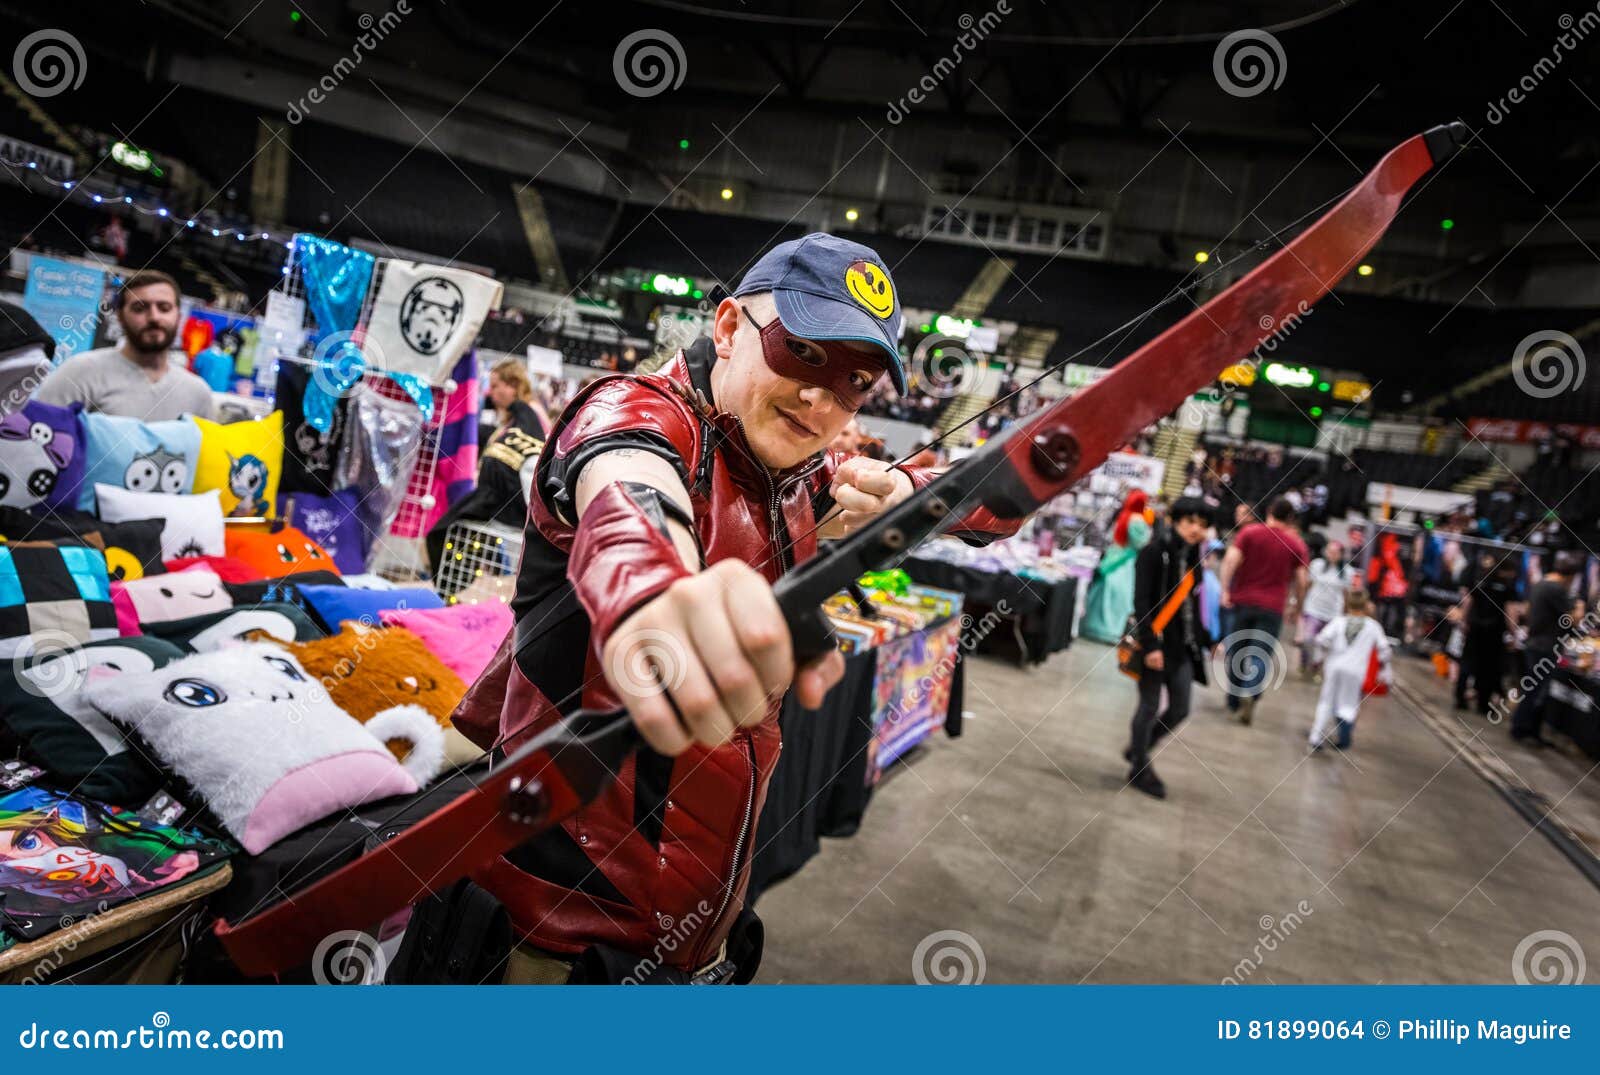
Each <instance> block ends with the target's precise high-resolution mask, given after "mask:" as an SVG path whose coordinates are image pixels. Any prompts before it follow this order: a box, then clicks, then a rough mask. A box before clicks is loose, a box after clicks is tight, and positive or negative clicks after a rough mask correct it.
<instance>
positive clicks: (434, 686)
mask: <svg viewBox="0 0 1600 1075" xmlns="http://www.w3.org/2000/svg"><path fill="white" fill-rule="evenodd" d="M284 649H287V650H288V651H289V652H291V653H293V654H294V655H295V656H296V657H297V658H299V660H300V664H301V665H302V666H303V667H304V668H305V670H306V671H307V672H309V673H310V674H311V675H312V676H315V677H316V679H317V680H318V681H319V682H320V683H321V684H322V685H323V687H324V688H326V689H327V691H328V693H329V694H330V695H332V696H333V700H334V702H335V703H336V704H337V705H338V706H339V708H341V709H343V710H344V711H345V712H347V713H349V714H350V715H351V716H352V717H355V718H356V719H357V720H359V721H363V722H365V721H369V720H371V719H372V718H373V717H374V716H376V715H377V714H379V713H381V712H383V711H384V710H385V709H387V708H388V707H390V706H394V705H402V704H410V705H419V706H421V707H422V708H423V709H425V710H427V711H428V713H429V714H430V715H432V717H433V719H434V720H435V721H437V722H438V724H439V727H441V728H443V729H445V730H446V731H445V760H446V761H448V762H449V763H450V764H452V765H465V764H467V763H469V762H471V761H472V760H474V759H475V758H477V757H479V756H480V755H481V754H482V753H483V752H482V751H481V750H479V749H478V748H477V747H475V746H473V745H472V744H471V743H470V742H468V741H467V739H466V737H465V736H463V735H462V734H461V733H460V732H458V731H456V730H455V729H454V728H452V727H451V726H450V714H451V713H452V712H454V711H455V708H456V706H457V705H458V704H459V703H460V701H461V699H462V697H463V696H464V695H465V694H466V693H467V685H466V684H465V683H463V682H462V681H461V678H460V677H459V676H457V675H456V674H455V673H454V672H452V671H451V670H450V668H449V667H448V666H447V665H445V664H444V662H442V661H440V660H439V659H438V658H437V657H435V656H434V655H433V654H432V653H430V652H429V651H428V647H427V646H426V645H424V644H423V641H422V639H420V638H418V637H417V636H416V635H414V634H412V633H411V632H410V631H407V630H406V629H405V628H403V627H385V628H381V629H371V628H355V627H346V628H345V629H344V630H342V631H340V632H339V633H338V634H336V635H332V636H330V637H328V638H322V639H318V640H317V641H315V642H305V643H296V644H291V645H285V646H284ZM390 749H391V750H394V751H395V754H396V756H398V757H402V758H403V757H404V756H405V755H404V753H403V752H402V750H401V749H397V748H396V747H394V746H391V747H390Z"/></svg>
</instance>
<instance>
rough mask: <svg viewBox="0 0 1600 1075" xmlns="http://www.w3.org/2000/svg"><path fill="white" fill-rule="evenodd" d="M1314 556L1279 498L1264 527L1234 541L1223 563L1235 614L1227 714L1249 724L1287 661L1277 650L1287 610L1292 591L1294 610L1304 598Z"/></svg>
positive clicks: (1227, 642)
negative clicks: (1277, 670)
mask: <svg viewBox="0 0 1600 1075" xmlns="http://www.w3.org/2000/svg"><path fill="white" fill-rule="evenodd" d="M1310 562H1311V555H1310V553H1309V552H1308V551H1307V550H1306V543H1305V542H1304V541H1302V540H1300V528H1299V527H1298V525H1296V522H1295V512H1294V505H1293V504H1291V503H1290V502H1289V499H1288V498H1287V497H1281V496H1280V497H1279V498H1278V499H1276V500H1274V501H1273V502H1272V507H1271V508H1269V509H1268V510H1267V521H1266V522H1265V523H1252V524H1250V525H1249V526H1246V527H1245V528H1244V529H1242V530H1240V531H1239V532H1238V533H1237V534H1235V535H1234V538H1233V545H1232V546H1230V547H1229V549H1228V552H1227V554H1226V555H1225V556H1223V558H1222V580H1221V581H1222V607H1223V608H1226V609H1230V610H1231V615H1232V619H1231V624H1232V627H1231V629H1230V630H1229V632H1228V637H1226V638H1224V639H1223V640H1222V641H1223V645H1224V646H1226V647H1227V661H1226V662H1225V663H1226V665H1227V680H1228V683H1227V691H1228V709H1229V711H1231V712H1234V713H1237V714H1238V715H1239V723H1241V724H1249V723H1250V720H1251V718H1252V717H1253V716H1254V715H1255V705H1256V699H1257V698H1259V697H1260V696H1261V695H1262V694H1263V693H1265V692H1266V690H1267V689H1268V687H1270V686H1271V682H1272V676H1271V675H1270V674H1269V673H1270V672H1271V671H1272V669H1273V667H1274V666H1277V667H1281V666H1282V662H1283V660H1284V657H1283V654H1282V652H1281V647H1280V646H1279V644H1278V632H1279V631H1281V630H1282V629H1283V614H1284V605H1285V604H1286V603H1287V602H1288V601H1289V599H1290V590H1291V587H1292V588H1293V605H1294V607H1295V608H1298V607H1299V605H1300V599H1301V598H1302V597H1304V596H1305V592H1306V584H1307V582H1308V581H1309V574H1308V572H1307V570H1306V566H1307V565H1308V564H1309V563H1310Z"/></svg>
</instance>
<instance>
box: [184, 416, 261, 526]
mask: <svg viewBox="0 0 1600 1075" xmlns="http://www.w3.org/2000/svg"><path fill="white" fill-rule="evenodd" d="M193 421H194V424H195V425H197V426H199V427H200V464H199V467H198V469H196V470H195V476H194V487H195V488H196V489H197V490H205V489H216V490H217V491H219V492H220V493H221V494H222V513H223V514H224V515H226V516H228V517H229V518H244V517H246V516H270V515H271V514H272V512H273V504H274V503H275V502H276V501H277V499H278V476H279V472H280V471H282V470H283V412H282V411H273V412H272V413H271V414H269V415H267V416H266V417H265V418H258V419H256V420H255V421H253V422H234V423H233V424H232V425H218V424H217V423H216V422H212V421H209V420H207V419H205V418H195V419H193Z"/></svg>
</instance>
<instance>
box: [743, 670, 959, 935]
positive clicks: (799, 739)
mask: <svg viewBox="0 0 1600 1075" xmlns="http://www.w3.org/2000/svg"><path fill="white" fill-rule="evenodd" d="M877 674H878V654H877V651H876V650H868V651H867V652H866V653H858V654H856V655H855V656H853V657H848V658H846V659H845V662H844V679H843V680H841V681H840V682H839V685H838V686H837V687H835V688H834V689H833V690H831V691H829V692H828V697H827V698H825V699H824V700H823V703H822V708H821V709H802V708H801V707H800V703H799V702H797V701H795V698H794V695H793V693H791V694H789V696H788V697H786V698H785V699H784V700H783V710H782V712H781V713H780V714H779V715H778V727H779V728H780V729H782V731H783V753H781V754H780V755H778V767H777V769H776V770H775V771H774V772H773V774H772V783H771V784H770V785H768V787H767V801H766V805H765V806H763V807H762V809H761V819H760V821H759V822H757V824H756V834H755V858H754V860H753V861H752V863H751V867H750V893H749V896H748V900H749V902H750V903H751V904H754V903H755V900H756V898H757V897H758V896H759V895H760V894H761V892H762V891H763V890H764V889H766V888H767V887H768V886H769V885H771V884H772V883H773V882H775V881H779V880H782V879H783V878H785V877H788V876H789V875H790V874H792V873H794V872H795V871H797V870H799V869H800V867H801V866H804V865H805V864H806V861H807V860H808V859H810V858H811V856H812V855H815V854H816V853H817V852H818V851H819V850H821V848H822V839H821V838H822V837H824V836H851V835H853V834H854V833H855V831H856V830H857V829H859V828H860V827H861V818H862V815H864V814H865V813H866V810H867V802H868V800H869V799H871V798H872V787H871V785H870V784H868V783H867V743H868V741H869V740H870V739H871V738H872V703H873V690H874V686H875V682H876V679H877ZM965 686H966V675H965V662H963V661H961V660H960V659H959V655H958V659H957V660H956V666H955V673H954V676H953V679H952V683H951V687H950V708H949V711H948V713H947V714H946V717H945V731H946V733H947V734H949V735H951V736H958V735H960V734H961V709H962V706H963V704H964V690H965Z"/></svg>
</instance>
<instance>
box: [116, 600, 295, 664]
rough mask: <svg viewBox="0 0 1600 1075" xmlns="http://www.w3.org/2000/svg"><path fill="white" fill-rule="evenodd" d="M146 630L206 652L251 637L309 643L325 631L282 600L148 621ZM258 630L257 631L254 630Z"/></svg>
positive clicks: (193, 650)
mask: <svg viewBox="0 0 1600 1075" xmlns="http://www.w3.org/2000/svg"><path fill="white" fill-rule="evenodd" d="M146 631H147V633H149V634H151V635H154V636H155V637H157V638H160V639H161V640H162V641H164V642H170V643H172V644H173V645H174V646H177V647H178V648H179V649H183V650H187V651H189V652H191V653H206V652H209V651H211V650H216V649H223V648H225V647H227V646H231V645H233V644H234V643H235V642H242V641H249V640H252V639H255V640H260V641H266V640H267V639H269V638H271V639H276V640H278V641H281V642H310V641H313V640H314V639H318V638H322V637H323V636H324V634H325V632H324V631H323V630H322V628H320V627H318V626H317V625H316V623H314V622H313V621H312V619H311V617H310V616H308V615H306V614H305V613H304V612H302V611H301V610H300V609H298V608H295V607H294V606H293V605H289V604H284V603H281V602H273V603H269V604H260V605H250V606H246V607H241V608H230V609H225V610H224V611H222V612H207V613H205V614H204V615H202V616H191V617H189V618H188V619H186V620H168V621H167V622H166V623H155V624H151V625H150V626H149V627H148V628H146ZM258 631H259V632H260V634H257V633H256V632H258Z"/></svg>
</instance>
